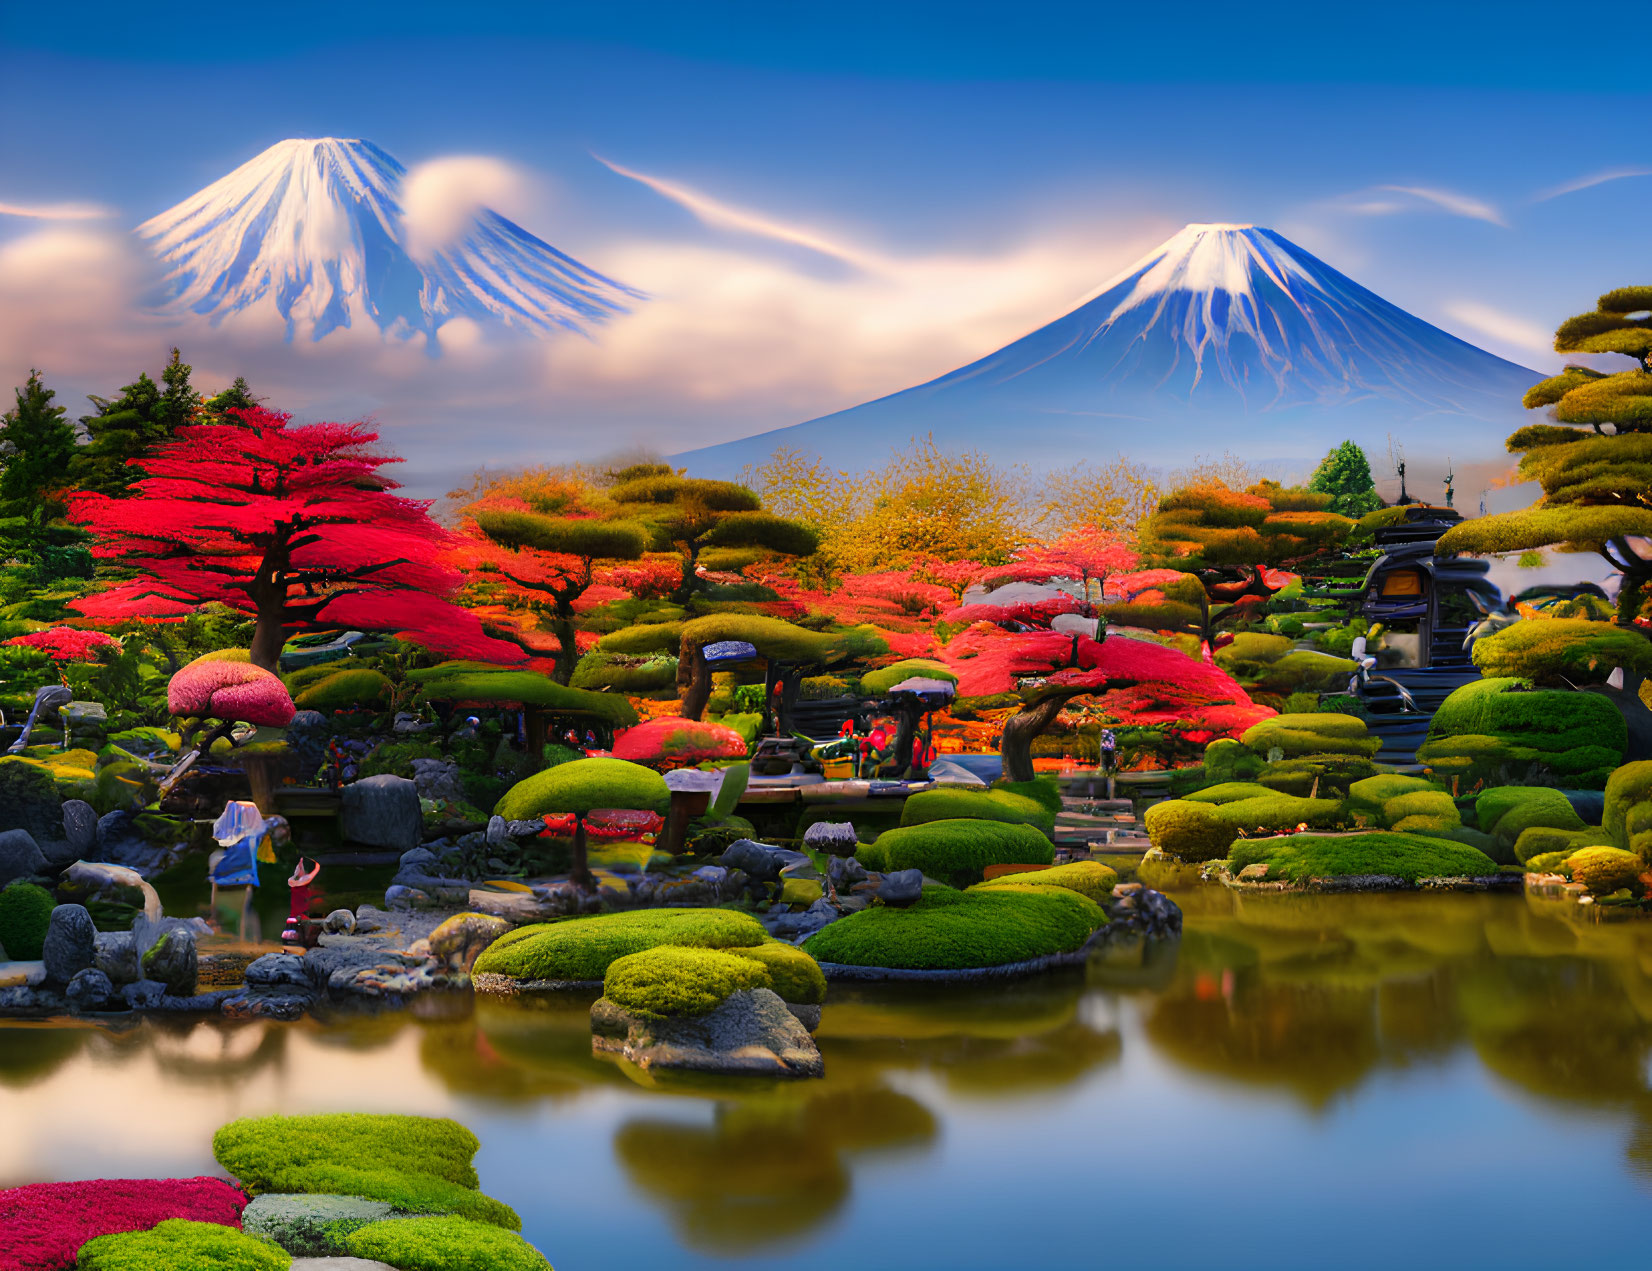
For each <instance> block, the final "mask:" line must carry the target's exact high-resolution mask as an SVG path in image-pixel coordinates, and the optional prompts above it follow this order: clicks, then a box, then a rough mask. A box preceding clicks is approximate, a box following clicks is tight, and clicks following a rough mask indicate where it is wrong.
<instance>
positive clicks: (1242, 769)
mask: <svg viewBox="0 0 1652 1271" xmlns="http://www.w3.org/2000/svg"><path fill="white" fill-rule="evenodd" d="M1266 765H1267V761H1266V760H1265V759H1263V758H1262V756H1261V755H1259V754H1257V753H1256V752H1255V751H1254V750H1252V749H1250V748H1249V747H1248V746H1246V745H1245V744H1244V743H1242V742H1237V741H1235V740H1233V738H1231V737H1219V738H1217V739H1216V740H1215V741H1213V742H1211V743H1210V744H1209V745H1208V746H1206V747H1205V776H1206V777H1208V778H1209V779H1210V780H1212V781H1215V782H1226V781H1248V780H1251V779H1253V778H1255V777H1257V776H1259V775H1261V772H1262V769H1263V768H1264V767H1266Z"/></svg>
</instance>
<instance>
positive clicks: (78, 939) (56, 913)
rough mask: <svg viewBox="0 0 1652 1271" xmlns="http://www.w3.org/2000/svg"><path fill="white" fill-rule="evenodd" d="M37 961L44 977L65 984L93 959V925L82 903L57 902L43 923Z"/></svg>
mask: <svg viewBox="0 0 1652 1271" xmlns="http://www.w3.org/2000/svg"><path fill="white" fill-rule="evenodd" d="M40 960H41V961H42V962H44V963H45V964H46V978H47V979H48V980H50V981H52V982H53V983H55V984H67V983H68V982H69V981H70V980H72V979H74V978H75V976H77V975H79V974H80V973H81V972H82V971H84V970H86V969H87V968H88V967H90V966H92V965H93V964H94V963H95V962H96V960H97V928H96V927H95V926H93V925H92V915H91V914H89V913H87V912H86V906H85V905H58V906H57V907H56V908H55V909H53V910H52V916H51V917H50V918H49V919H48V920H47V923H46V940H45V943H44V944H43V945H42V946H41V954H40Z"/></svg>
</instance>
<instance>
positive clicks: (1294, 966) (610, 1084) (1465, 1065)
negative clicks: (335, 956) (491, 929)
mask: <svg viewBox="0 0 1652 1271" xmlns="http://www.w3.org/2000/svg"><path fill="white" fill-rule="evenodd" d="M1178 899H1179V900H1181V902H1182V903H1183V905H1184V908H1185V910H1186V913H1187V934H1186V936H1185V938H1184V940H1183V941H1182V943H1181V945H1180V947H1179V948H1178V949H1174V950H1165V951H1162V952H1161V954H1160V955H1159V956H1153V957H1148V958H1145V959H1144V958H1143V957H1142V956H1140V954H1139V953H1137V954H1134V955H1124V956H1115V957H1113V958H1111V959H1110V960H1108V961H1104V962H1103V961H1098V962H1096V963H1093V964H1092V965H1091V966H1090V967H1089V968H1088V969H1087V971H1086V972H1084V973H1083V974H1080V973H1077V972H1074V973H1071V974H1069V975H1068V976H1066V977H1065V978H1048V979H1044V980H1039V981H1031V982H1026V983H1022V984H1019V985H1015V986H1012V987H1007V988H1003V989H995V990H991V991H981V990H971V991H968V992H962V991H957V992H954V991H948V992H939V991H935V990H924V991H907V990H902V991H894V990H880V991H875V992H874V991H868V990H860V991H846V990H842V989H834V991H833V998H832V1000H831V1002H830V1003H829V1004H828V1006H827V1009H826V1015H825V1020H824V1023H823V1024H822V1027H821V1032H820V1042H821V1049H822V1051H823V1052H824V1054H825V1057H826V1071H827V1076H826V1078H825V1079H824V1080H823V1081H817V1082H813V1083H801V1084H797V1085H785V1086H775V1085H770V1084H756V1085H754V1084H751V1083H743V1084H742V1083H728V1082H723V1083H721V1084H710V1085H700V1086H687V1087H684V1086H677V1087H665V1088H651V1087H649V1086H648V1085H646V1084H643V1082H642V1080H641V1079H633V1077H632V1076H628V1075H627V1073H626V1072H625V1071H624V1070H622V1069H621V1068H620V1067H618V1066H616V1065H615V1064H613V1063H610V1062H607V1061H604V1060H598V1059H594V1058H592V1056H591V1054H590V1040H589V1031H588V1028H587V1022H586V1005H587V1003H585V1002H568V1001H561V1002H557V1003H544V1004H540V1005H537V1006H533V1005H522V1004H513V1003H500V1002H493V1001H481V1002H478V1003H474V1004H473V1003H471V1002H470V1001H468V1000H460V999H449V1000H447V1001H445V1002H441V1003H434V1002H433V1003H425V1004H422V1009H421V1010H420V1011H419V1012H417V1013H408V1014H393V1015H380V1016H373V1017H358V1018H354V1019H345V1020H335V1021H333V1022H330V1023H319V1022H316V1021H303V1022H300V1023H296V1024H285V1025H283V1024H267V1023H251V1024H245V1025H227V1024H224V1023H211V1024H206V1023H198V1024H194V1025H183V1026H167V1025H160V1024H143V1025H140V1026H137V1027H133V1028H130V1029H127V1030H123V1031H111V1030H108V1029H103V1028H97V1027H57V1026H32V1027H11V1028H4V1029H0V1186H8V1185H12V1184H16V1183H21V1182H30V1181H36V1180H41V1179H64V1178H85V1177H98V1176H104V1177H110V1176H134V1175H136V1176H179V1175H189V1174H195V1173H210V1172H214V1171H215V1166H214V1164H213V1161H212V1157H211V1152H210V1147H209V1143H210V1139H211V1135H212V1131H213V1130H214V1129H215V1128H216V1127H217V1126H218V1125H220V1124H222V1123H223V1122H225V1121H228V1120H230V1119H231V1118H233V1117H237V1116H243V1115H248V1114H256V1113H264V1112H274V1111H283V1112H300V1111H319V1110H373V1111H400V1112H418V1113H428V1114H441V1115H449V1116H453V1117H456V1118H458V1119H459V1120H461V1121H463V1122H465V1123H466V1124H468V1125H470V1126H471V1127H472V1128H473V1129H475V1131H476V1132H477V1134H478V1135H479V1136H480V1137H481V1139H482V1142H483V1148H482V1151H481V1153H480V1154H479V1156H478V1157H477V1166H478V1169H479V1170H480V1172H481V1176H482V1185H483V1188H484V1189H485V1190H486V1191H488V1192H490V1193H491V1194H493V1195H495V1196H498V1197H500V1198H501V1199H503V1200H505V1201H507V1202H509V1203H510V1204H511V1205H513V1206H515V1208H516V1209H517V1210H518V1211H519V1212H520V1213H521V1214H522V1217H523V1224H524V1234H526V1235H527V1236H528V1237H529V1239H531V1240H533V1241H534V1242H535V1243H536V1244H538V1245H539V1246H540V1247H541V1248H542V1249H544V1250H545V1251H546V1253H547V1254H548V1255H549V1256H550V1258H551V1260H552V1262H553V1263H555V1265H556V1266H557V1267H558V1269H559V1271H624V1269H628V1268H651V1269H658V1268H678V1267H685V1268H696V1267H711V1266H728V1265H734V1266H742V1265H744V1266H751V1267H759V1266H760V1267H763V1268H831V1269H832V1271H843V1269H844V1268H850V1267H923V1268H929V1267H934V1268H946V1269H947V1271H957V1269H960V1268H993V1269H994V1271H1000V1269H1003V1268H1023V1267H1026V1268H1061V1267H1069V1266H1071V1267H1088V1266H1097V1265H1107V1266H1113V1267H1147V1266H1153V1267H1197V1268H1200V1269H1201V1271H1210V1269H1211V1268H1268V1269H1269V1271H1280V1269H1283V1268H1316V1269H1317V1268H1326V1267H1349V1268H1363V1267H1382V1268H1392V1267H1395V1266H1404V1267H1408V1268H1425V1267H1451V1268H1464V1267H1495V1268H1499V1269H1500V1271H1507V1269H1509V1268H1525V1267H1534V1268H1535V1267H1543V1268H1552V1267H1557V1266H1589V1267H1636V1268H1644V1267H1646V1266H1647V1265H1648V1259H1649V1256H1652V1255H1649V1254H1648V1245H1647V1243H1646V1237H1645V1234H1644V1233H1645V1232H1646V1230H1647V1224H1648V1221H1649V1220H1652V1071H1649V1069H1652V924H1623V925H1614V926H1584V925H1578V924H1574V923H1572V922H1570V921H1568V920H1566V919H1565V918H1564V917H1561V916H1556V915H1555V914H1553V913H1551V912H1549V911H1546V910H1544V909H1542V908H1540V907H1537V906H1535V905H1533V904H1531V903H1529V902H1527V901H1526V900H1525V899H1523V898H1521V897H1511V896H1495V897H1493V896H1449V895H1448V896H1425V895H1412V896H1367V897H1355V896H1348V897H1319V898H1302V897H1297V898H1280V897H1271V898H1236V897H1233V896H1231V895H1229V894H1228V893H1225V892H1222V891H1219V890H1205V891H1201V892H1199V893H1197V894H1190V895H1182V896H1179V897H1178Z"/></svg>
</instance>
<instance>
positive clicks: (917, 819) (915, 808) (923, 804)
mask: <svg viewBox="0 0 1652 1271" xmlns="http://www.w3.org/2000/svg"><path fill="white" fill-rule="evenodd" d="M960 819H968V820H976V821H1002V822H1004V823H1005V824H1006V825H1035V826H1037V827H1038V828H1039V829H1040V830H1042V831H1043V832H1044V833H1045V834H1049V833H1051V832H1052V831H1053V830H1054V829H1055V815H1054V814H1053V813H1052V812H1051V811H1050V810H1049V809H1048V808H1047V807H1045V806H1044V804H1043V803H1041V802H1039V801H1038V800H1037V799H1032V798H1029V797H1027V796H1026V795H1024V794H1016V793H1014V792H1013V791H1010V790H1003V789H993V790H972V789H960V788H958V787H942V788H941V789H937V790H921V791H919V792H918V793H917V794H914V795H912V796H911V797H910V798H908V799H907V801H906V805H905V806H904V807H903V808H902V809H901V824H902V825H926V824H928V823H929V822H931V821H956V820H960Z"/></svg>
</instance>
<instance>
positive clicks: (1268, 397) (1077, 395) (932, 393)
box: [681, 225, 1538, 476]
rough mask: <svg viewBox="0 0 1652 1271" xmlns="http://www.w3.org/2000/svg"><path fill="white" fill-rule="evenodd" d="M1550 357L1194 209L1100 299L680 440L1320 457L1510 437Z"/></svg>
mask: <svg viewBox="0 0 1652 1271" xmlns="http://www.w3.org/2000/svg"><path fill="white" fill-rule="evenodd" d="M1537 378H1538V377H1537V375H1536V373H1535V372H1532V371H1528V370H1526V369H1525V368H1524V367H1520V366H1516V365H1515V364H1514V363H1512V362H1506V361H1504V360H1503V359H1502V358H1500V357H1496V356H1495V355H1493V354H1491V353H1487V352H1486V351H1485V350H1484V349H1480V348H1477V347H1475V346H1474V345H1472V344H1469V343H1467V342H1466V341H1464V340H1459V339H1458V338H1457V337H1455V336H1453V335H1450V334H1448V333H1446V332H1444V331H1442V330H1440V329H1439V328H1438V327H1435V326H1431V325H1430V324H1428V323H1427V322H1424V321H1423V320H1422V319H1420V318H1417V317H1414V316H1413V315H1411V314H1409V313H1407V312H1406V311H1405V310H1403V309H1401V308H1399V307H1398V306H1396V305H1393V304H1390V303H1389V302H1388V301H1386V300H1384V299H1383V298H1382V297H1381V296H1378V295H1376V294H1375V293H1373V292H1371V291H1368V290H1367V289H1366V288H1364V287H1362V286H1360V285H1359V284H1358V283H1356V282H1354V281H1353V280H1352V279H1351V278H1348V277H1346V276H1345V275H1343V274H1341V273H1338V272H1337V271H1336V270H1335V269H1333V268H1331V267H1330V266H1329V265H1327V264H1326V263H1325V262H1324V261H1321V260H1319V259H1317V258H1316V257H1314V256H1312V255H1310V254H1309V253H1308V252H1306V251H1304V250H1303V249H1302V248H1300V247H1298V246H1296V245H1295V244H1294V243H1291V242H1290V241H1288V240H1287V239H1285V238H1283V237H1282V236H1280V235H1279V234H1276V233H1274V232H1273V231H1272V230H1267V229H1262V228H1260V227H1257V226H1251V225H1189V226H1187V227H1186V228H1185V229H1183V230H1182V231H1181V232H1180V233H1178V234H1176V235H1175V236H1173V237H1172V238H1171V239H1170V240H1169V241H1167V242H1166V243H1164V244H1163V245H1162V246H1160V247H1158V248H1157V249H1155V250H1154V251H1152V252H1150V253H1148V254H1147V255H1146V256H1145V257H1143V258H1142V259H1141V260H1139V261H1137V262H1136V264H1134V265H1133V266H1131V267H1130V268H1129V269H1128V270H1126V271H1125V272H1124V273H1123V274H1122V275H1120V276H1119V277H1118V278H1116V279H1114V280H1113V281H1112V282H1110V283H1108V284H1106V285H1105V286H1104V287H1103V288H1102V289H1101V290H1100V292H1099V293H1097V294H1095V295H1094V296H1093V298H1092V299H1089V300H1088V301H1086V302H1085V303H1083V304H1081V305H1080V306H1079V307H1078V308H1076V309H1074V310H1073V311H1072V312H1071V313H1068V314H1067V315H1066V316H1064V317H1061V318H1058V319H1056V320H1055V321H1054V322H1052V323H1050V324H1049V325H1048V326H1044V327H1041V328H1039V329H1038V330H1037V331H1034V332H1032V333H1031V334H1030V335H1027V336H1024V337H1022V338H1021V339H1019V340H1016V341H1015V342H1013V343H1011V344H1007V345H1005V346H1004V347H1003V348H1002V349H999V350H998V351H997V352H996V353H991V354H989V355H987V356H986V357H984V358H982V359H980V360H979V361H977V362H972V363H970V364H969V365H968V366H965V367H962V368H960V369H958V370H956V371H953V372H952V373H950V374H948V375H943V376H941V377H940V378H939V379H936V380H931V381H930V382H929V383H927V384H921V385H919V386H918V387H916V388H909V389H907V390H905V391H904V392H900V393H895V394H893V395H891V396H889V397H882V398H878V399H877V400H875V401H871V402H867V403H865V404H863V405H860V406H856V407H854V408H853V409H850V410H845V411H840V412H838V413H837V414H834V415H827V416H824V417H823V418H820V419H817V420H813V421H811V422H809V423H805V424H797V425H794V426H792V427H790V428H781V429H777V430H775V431H773V432H767V433H762V434H760V435H758V436H756V437H748V438H745V439H744V440H741V441H733V442H727V443H725V444H723V445H719V446H711V447H708V448H706V449H704V450H698V451H692V452H690V453H689V454H687V455H683V456H681V458H682V459H684V460H685V461H686V462H687V463H688V464H689V465H690V467H691V469H692V470H693V471H694V472H695V473H697V474H704V475H708V476H709V475H716V476H723V475H733V474H734V473H736V472H737V471H738V470H739V469H740V468H741V466H742V465H744V464H748V463H754V462H755V463H761V462H763V461H764V460H766V459H767V458H768V457H769V456H770V455H771V454H773V453H774V451H775V450H776V449H777V448H779V447H791V448H795V449H799V450H802V451H804V452H807V453H816V454H819V455H821V456H822V457H823V458H825V459H826V460H827V461H829V462H830V463H832V464H833V465H835V466H838V467H844V468H851V469H855V468H864V467H866V466H868V465H871V464H876V463H878V462H880V461H881V460H882V459H883V458H884V457H885V455H886V454H887V451H888V449H889V447H890V445H891V444H893V445H896V446H901V445H904V444H905V443H906V442H907V441H908V439H909V438H912V437H915V436H916V437H921V436H923V435H924V434H925V433H929V432H933V434H934V437H935V441H936V443H937V444H939V445H940V446H941V447H942V448H943V449H953V450H956V449H966V448H977V449H980V450H983V451H985V452H987V453H989V454H994V455H996V456H998V457H1002V458H1017V459H1031V460H1033V461H1035V462H1038V463H1049V462H1065V461H1067V460H1070V459H1074V458H1084V457H1089V456H1100V457H1103V458H1106V457H1110V456H1111V455H1112V454H1113V453H1115V452H1117V453H1122V454H1124V455H1127V456H1129V457H1130V458H1132V459H1136V460H1138V461H1143V462H1146V463H1149V464H1156V465H1165V466H1169V467H1175V466H1178V465H1180V464H1183V463H1186V462H1187V460H1188V459H1190V458H1192V457H1193V456H1194V455H1195V454H1197V453H1201V452H1203V453H1210V454H1217V453H1221V452H1223V451H1227V450H1233V451H1237V452H1239V453H1241V454H1243V455H1246V456H1247V457H1250V458H1253V459H1263V460H1283V461H1286V462H1288V463H1289V462H1297V461H1302V462H1306V461H1309V460H1317V459H1318V458H1319V456H1320V455H1322V454H1323V453H1324V452H1325V450H1326V449H1327V448H1328V446H1330V445H1334V444H1336V443H1337V442H1339V441H1341V440H1343V439H1344V438H1345V437H1358V438H1362V439H1363V440H1364V441H1365V442H1366V444H1367V445H1368V446H1369V445H1371V444H1373V443H1375V444H1379V445H1380V444H1381V439H1382V438H1383V437H1384V435H1385V434H1387V433H1392V434H1393V436H1394V439H1395V440H1396V441H1398V442H1401V443H1403V444H1405V445H1407V446H1408V448H1410V449H1411V450H1413V451H1414V452H1416V453H1417V454H1419V455H1423V454H1427V455H1435V454H1438V455H1439V456H1441V457H1443V456H1444V455H1445V454H1448V453H1450V452H1451V451H1452V450H1453V449H1455V451H1456V454H1457V456H1458V457H1460V458H1468V457H1470V456H1475V455H1480V454H1494V453H1499V452H1500V451H1501V447H1502V439H1503V437H1504V435H1505V434H1506V433H1507V432H1508V431H1509V430H1510V428H1511V426H1513V421H1516V420H1517V419H1518V417H1519V416H1520V415H1521V413H1522V412H1521V408H1520V397H1521V394H1522V393H1523V392H1524V391H1525V389H1526V388H1527V387H1528V386H1529V385H1530V384H1531V383H1532V382H1533V381H1534V380H1536V379H1537Z"/></svg>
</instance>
